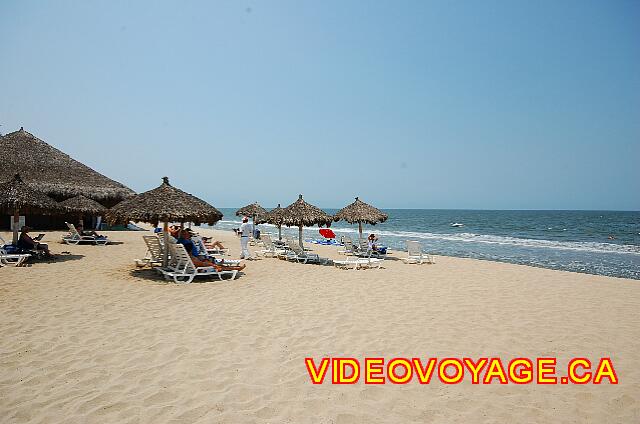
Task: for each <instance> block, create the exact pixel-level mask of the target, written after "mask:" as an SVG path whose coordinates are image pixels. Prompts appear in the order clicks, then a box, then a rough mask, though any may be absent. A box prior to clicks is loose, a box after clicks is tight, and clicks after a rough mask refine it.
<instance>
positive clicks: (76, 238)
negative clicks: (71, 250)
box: [62, 222, 109, 246]
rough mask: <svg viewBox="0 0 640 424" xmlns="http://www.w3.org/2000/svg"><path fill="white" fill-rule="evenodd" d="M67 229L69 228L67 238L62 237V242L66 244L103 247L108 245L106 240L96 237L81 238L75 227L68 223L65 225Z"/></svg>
mask: <svg viewBox="0 0 640 424" xmlns="http://www.w3.org/2000/svg"><path fill="white" fill-rule="evenodd" d="M66 224H67V227H69V234H68V235H67V236H63V237H62V241H63V242H65V243H66V244H74V245H75V244H80V243H93V244H95V245H96V246H105V245H107V244H108V243H109V240H107V238H106V237H105V238H100V237H96V236H83V235H81V234H80V233H79V232H78V230H77V229H76V226H75V225H73V224H70V223H68V222H67V223H66Z"/></svg>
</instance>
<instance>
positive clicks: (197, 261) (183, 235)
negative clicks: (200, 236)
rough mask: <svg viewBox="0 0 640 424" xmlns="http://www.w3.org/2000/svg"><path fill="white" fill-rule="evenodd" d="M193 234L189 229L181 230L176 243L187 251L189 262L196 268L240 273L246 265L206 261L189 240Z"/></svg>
mask: <svg viewBox="0 0 640 424" xmlns="http://www.w3.org/2000/svg"><path fill="white" fill-rule="evenodd" d="M192 235H193V232H192V231H191V230H189V229H186V230H182V231H181V232H180V237H179V238H178V243H180V244H182V245H183V246H184V249H185V250H186V251H187V253H188V254H189V256H191V260H192V261H193V264H194V265H195V266H197V267H206V266H212V267H214V268H215V269H216V271H218V272H220V271H242V270H243V269H244V268H245V267H246V265H245V264H242V265H226V264H225V263H224V260H223V261H222V262H215V259H214V258H212V259H207V258H205V257H204V256H199V253H200V251H199V250H198V247H197V246H196V245H195V243H194V242H193V241H192V240H191V236H192Z"/></svg>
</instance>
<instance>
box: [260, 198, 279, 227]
mask: <svg viewBox="0 0 640 424" xmlns="http://www.w3.org/2000/svg"><path fill="white" fill-rule="evenodd" d="M259 222H260V223H263V222H266V223H268V224H273V225H278V226H279V225H282V223H283V222H284V209H283V208H282V207H281V206H280V203H278V206H277V207H275V208H273V209H271V210H270V211H269V212H267V216H265V217H264V219H262V220H261V221H259Z"/></svg>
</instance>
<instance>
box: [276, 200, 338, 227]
mask: <svg viewBox="0 0 640 424" xmlns="http://www.w3.org/2000/svg"><path fill="white" fill-rule="evenodd" d="M331 222H333V217H332V216H331V215H329V214H327V213H326V212H325V211H323V210H322V209H320V208H319V207H317V206H313V205H312V204H309V203H307V202H305V201H304V200H303V199H302V194H301V195H300V197H299V198H298V200H296V201H295V202H293V203H292V204H290V205H289V206H287V207H286V208H285V209H284V210H283V212H282V223H283V224H284V225H286V226H287V227H291V226H296V227H298V226H300V225H302V226H305V227H311V226H312V225H320V226H322V225H326V226H330V225H331Z"/></svg>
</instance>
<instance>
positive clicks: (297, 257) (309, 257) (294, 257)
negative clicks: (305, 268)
mask: <svg viewBox="0 0 640 424" xmlns="http://www.w3.org/2000/svg"><path fill="white" fill-rule="evenodd" d="M286 258H287V259H288V260H290V261H296V262H300V263H303V264H306V263H317V264H326V263H327V262H329V259H327V258H321V257H320V256H319V255H318V254H317V253H309V252H307V251H305V250H304V249H303V248H302V247H300V245H299V244H297V243H291V244H290V245H289V251H288V252H287V256H286Z"/></svg>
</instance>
